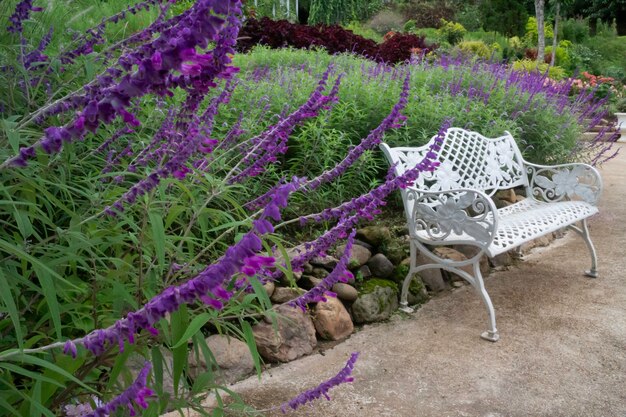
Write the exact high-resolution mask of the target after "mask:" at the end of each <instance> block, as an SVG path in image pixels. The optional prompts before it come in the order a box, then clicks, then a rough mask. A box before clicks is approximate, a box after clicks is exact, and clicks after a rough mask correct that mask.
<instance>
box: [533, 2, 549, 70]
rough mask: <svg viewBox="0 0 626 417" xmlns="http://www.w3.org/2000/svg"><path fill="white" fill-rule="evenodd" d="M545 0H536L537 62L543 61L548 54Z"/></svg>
mask: <svg viewBox="0 0 626 417" xmlns="http://www.w3.org/2000/svg"><path fill="white" fill-rule="evenodd" d="M545 3H546V2H545V0H535V15H536V16H537V62H539V63H542V62H543V61H544V59H545V54H546V32H545V27H544V26H545V22H544V18H545Z"/></svg>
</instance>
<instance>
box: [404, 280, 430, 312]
mask: <svg viewBox="0 0 626 417" xmlns="http://www.w3.org/2000/svg"><path fill="white" fill-rule="evenodd" d="M427 300H428V291H426V287H425V285H424V283H423V282H422V279H421V277H420V276H419V275H417V276H416V277H414V278H413V279H412V280H411V283H410V284H409V292H408V294H407V302H408V303H409V305H416V304H423V303H425V302H426V301H427Z"/></svg>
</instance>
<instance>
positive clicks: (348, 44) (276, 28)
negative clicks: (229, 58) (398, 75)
mask: <svg viewBox="0 0 626 417" xmlns="http://www.w3.org/2000/svg"><path fill="white" fill-rule="evenodd" d="M257 44H261V45H267V46H269V47H271V48H283V47H287V46H292V47H294V48H310V47H312V46H320V47H323V48H325V49H326V50H327V51H328V53H330V54H335V53H340V52H352V53H355V54H358V55H362V56H364V57H367V58H370V59H373V60H376V61H380V62H386V63H390V64H395V63H397V62H402V61H405V60H407V59H409V58H410V56H411V49H414V48H417V49H419V50H422V51H424V52H428V51H431V50H433V49H435V48H436V45H426V43H425V42H424V38H423V37H418V36H415V35H407V34H394V35H393V36H391V37H390V38H389V39H387V40H386V41H385V42H383V43H382V44H376V42H374V41H373V40H371V39H366V38H364V37H362V36H359V35H355V34H354V33H353V32H352V31H350V30H347V29H344V28H342V27H341V26H337V25H332V26H326V25H316V26H307V25H300V24H294V23H290V22H288V21H286V20H278V21H275V20H271V19H269V18H267V17H264V18H262V19H259V20H257V19H249V20H248V21H247V22H246V24H245V25H244V26H243V28H242V29H241V31H240V32H239V40H238V41H237V48H238V49H239V50H240V51H247V50H249V49H250V48H252V47H253V46H254V45H257Z"/></svg>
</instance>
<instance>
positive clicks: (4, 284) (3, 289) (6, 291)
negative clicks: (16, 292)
mask: <svg viewBox="0 0 626 417" xmlns="http://www.w3.org/2000/svg"><path fill="white" fill-rule="evenodd" d="M0 297H2V301H3V303H4V306H5V307H6V309H7V312H8V313H9V317H11V321H12V322H13V328H14V329H15V338H16V339H17V345H18V346H19V347H20V349H22V348H24V340H23V339H24V334H23V333H22V326H21V324H20V314H19V313H18V311H17V306H16V304H15V300H13V293H12V292H11V286H10V285H9V283H8V281H7V278H6V276H5V275H4V270H3V269H0Z"/></svg>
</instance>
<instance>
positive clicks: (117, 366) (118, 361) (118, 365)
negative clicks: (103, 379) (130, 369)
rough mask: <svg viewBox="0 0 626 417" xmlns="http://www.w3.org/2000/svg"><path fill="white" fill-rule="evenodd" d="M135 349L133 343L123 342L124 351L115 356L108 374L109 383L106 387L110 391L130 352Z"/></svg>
mask: <svg viewBox="0 0 626 417" xmlns="http://www.w3.org/2000/svg"><path fill="white" fill-rule="evenodd" d="M134 351H135V345H134V344H130V343H127V342H125V343H124V352H121V353H120V354H119V355H117V357H116V358H115V363H114V364H113V368H112V369H111V372H110V373H109V375H108V378H109V383H108V384H107V389H108V390H109V391H110V390H112V389H113V385H114V384H115V383H116V382H117V380H118V377H119V375H120V373H122V370H123V369H124V368H125V365H126V361H127V360H128V357H129V356H130V354H131V353H133V352H134Z"/></svg>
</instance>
